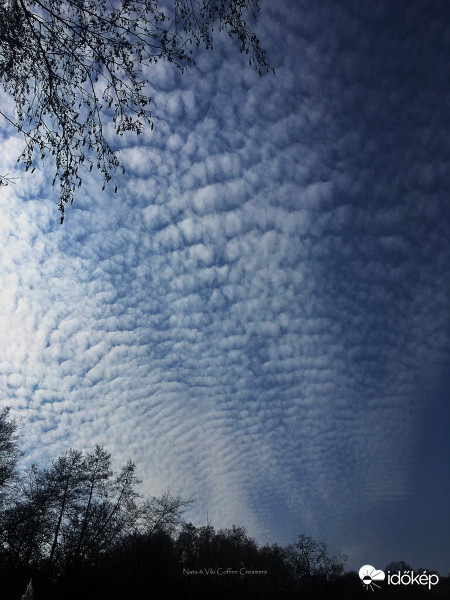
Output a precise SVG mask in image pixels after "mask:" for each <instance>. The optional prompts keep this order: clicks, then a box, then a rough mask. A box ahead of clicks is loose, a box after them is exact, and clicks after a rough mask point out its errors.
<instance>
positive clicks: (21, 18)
mask: <svg viewBox="0 0 450 600" xmlns="http://www.w3.org/2000/svg"><path fill="white" fill-rule="evenodd" d="M258 12H259V0H174V1H173V2H172V3H170V6H169V7H164V6H161V4H160V2H158V0H119V1H117V2H110V0H0V31H1V36H0V79H1V84H2V86H3V88H4V90H6V92H7V93H8V94H9V95H10V96H11V97H12V99H13V100H14V104H15V109H14V113H15V114H7V112H6V111H0V114H1V115H2V116H3V117H4V118H5V119H6V120H7V121H8V122H9V123H10V124H11V125H12V126H13V127H15V128H16V129H17V130H18V131H19V132H21V133H22V134H23V136H24V139H25V148H24V151H23V152H22V154H21V155H20V157H19V159H18V160H22V161H23V163H24V164H25V169H26V170H28V169H30V168H31V169H32V170H34V169H35V168H36V162H37V159H41V160H44V159H45V158H46V157H48V156H52V157H53V158H54V160H55V177H54V179H53V184H55V183H58V184H59V186H60V200H59V203H58V208H59V210H60V211H61V223H62V222H63V220H64V208H65V205H66V204H67V203H68V202H73V198H74V193H75V190H76V188H77V187H79V186H80V185H81V183H82V178H83V177H82V174H83V169H85V170H86V171H90V170H92V168H93V166H94V165H95V166H96V167H97V168H98V169H99V170H100V171H101V172H102V173H103V176H104V180H105V184H106V183H107V182H109V181H111V180H112V178H113V173H114V172H115V170H116V169H117V168H118V167H119V166H120V165H119V160H118V157H117V154H116V153H115V152H114V150H113V148H112V146H111V144H110V141H109V140H108V139H107V136H106V134H105V130H104V126H103V121H104V120H105V119H107V120H112V123H113V126H114V131H115V133H116V134H118V135H123V134H124V133H125V132H134V133H136V134H139V133H141V132H142V131H143V129H144V128H145V127H147V126H149V127H151V128H153V115H152V113H151V111H150V110H149V104H150V100H151V99H150V98H149V97H148V96H147V95H146V93H145V84H146V80H145V77H144V76H143V69H145V68H146V67H148V66H150V65H153V64H155V63H156V62H158V61H160V60H162V61H168V62H172V63H174V64H175V65H176V66H177V67H178V68H179V69H180V70H181V71H184V70H185V69H186V68H187V67H189V66H190V65H192V64H194V63H195V60H194V54H193V50H194V49H195V47H196V46H203V47H206V48H207V49H212V47H213V33H214V30H215V29H217V30H219V31H220V30H225V31H226V32H227V33H228V35H229V36H230V37H231V38H235V39H237V41H238V43H239V45H240V51H241V52H244V53H246V54H248V55H249V62H250V64H252V65H254V66H255V68H256V69H257V70H258V71H259V73H260V74H261V72H262V71H263V70H268V69H269V68H270V67H269V65H268V63H267V61H266V54H265V51H264V50H263V49H262V48H261V46H260V44H259V41H258V39H257V37H256V35H255V34H254V33H253V32H252V31H251V30H250V28H249V26H248V24H247V22H246V20H245V17H246V16H247V14H250V15H251V18H256V16H257V13H258ZM10 182H11V178H10V177H8V175H4V176H0V185H7V184H8V183H10ZM115 191H117V185H115Z"/></svg>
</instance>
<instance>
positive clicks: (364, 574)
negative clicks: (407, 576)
mask: <svg viewBox="0 0 450 600" xmlns="http://www.w3.org/2000/svg"><path fill="white" fill-rule="evenodd" d="M359 578H360V579H361V581H362V584H363V586H364V587H365V588H366V590H368V589H371V590H372V592H373V591H374V589H373V588H374V586H375V587H377V588H379V587H380V586H379V585H378V584H376V583H375V581H384V578H385V574H384V571H381V570H377V569H375V567H372V565H364V566H362V567H361V568H360V570H359Z"/></svg>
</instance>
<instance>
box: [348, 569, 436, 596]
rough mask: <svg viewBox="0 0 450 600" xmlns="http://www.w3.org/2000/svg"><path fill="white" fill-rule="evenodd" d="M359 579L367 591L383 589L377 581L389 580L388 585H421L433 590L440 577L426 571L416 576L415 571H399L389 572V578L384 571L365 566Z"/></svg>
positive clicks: (360, 571)
mask: <svg viewBox="0 0 450 600" xmlns="http://www.w3.org/2000/svg"><path fill="white" fill-rule="evenodd" d="M359 578H360V579H361V581H362V584H363V586H364V587H365V588H366V590H369V589H370V590H372V592H373V591H375V590H374V587H377V588H379V587H381V586H379V585H378V584H376V583H375V581H384V580H385V579H387V584H388V585H421V586H426V587H428V589H429V590H431V587H432V586H433V585H436V584H437V583H439V575H437V574H436V573H427V572H426V571H423V572H419V573H416V574H414V571H403V572H402V571H398V572H396V573H391V572H390V571H388V573H387V578H386V575H385V573H384V571H381V570H379V569H378V570H377V569H375V567H372V565H364V566H362V567H361V568H360V570H359Z"/></svg>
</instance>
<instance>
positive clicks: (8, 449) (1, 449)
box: [0, 407, 22, 507]
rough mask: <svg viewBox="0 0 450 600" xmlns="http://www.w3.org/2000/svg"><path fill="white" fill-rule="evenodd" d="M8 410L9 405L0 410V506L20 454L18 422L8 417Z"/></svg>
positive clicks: (13, 475)
mask: <svg viewBox="0 0 450 600" xmlns="http://www.w3.org/2000/svg"><path fill="white" fill-rule="evenodd" d="M9 412H10V409H9V407H5V408H3V409H2V410H0V507H1V505H2V502H4V501H5V498H6V492H7V490H8V487H9V485H10V484H11V483H12V481H13V480H14V477H15V475H16V468H17V462H18V460H19V458H20V456H21V454H22V453H21V451H20V449H19V445H18V436H17V429H18V423H17V421H15V420H14V419H11V418H10V416H9Z"/></svg>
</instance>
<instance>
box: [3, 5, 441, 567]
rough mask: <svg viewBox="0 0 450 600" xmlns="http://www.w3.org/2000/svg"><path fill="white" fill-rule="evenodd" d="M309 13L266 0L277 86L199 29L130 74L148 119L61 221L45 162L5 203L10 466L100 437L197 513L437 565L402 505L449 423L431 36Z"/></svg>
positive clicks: (420, 22)
mask: <svg viewBox="0 0 450 600" xmlns="http://www.w3.org/2000/svg"><path fill="white" fill-rule="evenodd" d="M309 4H310V3H306V2H300V3H292V2H267V3H266V4H265V5H264V6H263V11H262V14H261V20H260V23H259V28H260V33H261V37H262V39H263V40H264V42H265V43H266V45H267V46H268V50H269V55H270V57H271V59H272V62H273V63H274V66H275V67H276V70H277V74H276V76H275V77H273V76H271V75H267V76H265V77H263V78H262V79H260V78H258V77H257V76H256V75H255V74H254V73H253V72H252V71H251V70H250V69H246V68H245V57H240V56H236V54H235V53H233V51H232V50H230V48H229V47H228V44H226V43H222V40H219V43H218V45H217V48H216V49H215V52H214V53H213V54H202V55H201V56H199V59H198V68H197V69H196V70H193V71H191V72H190V73H188V74H186V75H185V76H183V77H181V76H180V75H179V74H177V73H176V72H175V71H174V70H172V69H170V68H168V67H167V66H162V65H158V67H157V69H156V70H155V71H152V72H149V80H150V84H149V93H150V94H151V96H152V98H154V101H155V107H154V108H155V112H156V113H157V114H158V116H159V119H158V121H157V123H156V129H155V131H154V132H153V133H151V134H150V133H148V134H146V135H145V137H144V142H143V143H141V144H140V145H136V140H135V139H134V138H132V137H126V138H124V140H122V141H121V150H120V156H121V159H122V161H123V163H124V165H125V167H126V169H127V175H126V176H125V177H124V178H123V179H122V180H120V189H119V192H118V194H117V195H111V194H110V193H102V192H101V191H100V188H101V182H100V180H99V179H98V178H96V177H93V176H92V177H91V178H90V179H89V181H88V183H87V185H86V186H83V187H82V188H81V194H80V196H79V197H78V198H77V199H76V202H75V204H74V206H73V207H72V208H71V209H70V210H69V212H68V214H67V219H66V223H65V225H64V227H63V228H59V227H58V226H57V225H56V220H57V215H56V211H55V210H54V209H53V204H52V200H53V201H54V200H55V198H54V197H53V196H52V195H51V192H50V191H49V188H48V181H49V177H48V173H47V172H46V171H45V170H42V171H41V172H40V173H38V172H36V173H35V174H34V175H33V177H32V178H31V177H28V176H27V175H25V174H21V179H20V182H19V183H18V184H17V185H16V186H14V187H12V186H10V187H8V188H6V189H4V190H2V196H1V205H0V210H1V217H0V218H1V244H2V251H1V260H0V269H1V271H0V272H1V281H2V286H1V298H0V329H1V331H0V368H1V374H0V376H1V379H0V384H1V388H2V395H3V397H2V402H4V403H9V404H11V405H12V406H13V408H14V411H15V414H17V415H18V416H20V417H24V418H25V420H24V429H25V431H26V437H25V444H26V449H27V452H28V458H29V460H48V459H50V458H52V457H54V456H55V454H56V453H58V452H62V451H64V450H65V449H67V448H68V447H69V446H74V447H77V448H80V449H84V448H86V449H87V448H92V445H93V444H95V443H100V444H105V445H106V446H107V448H108V449H110V450H111V451H113V453H114V455H115V456H116V457H117V458H118V459H123V458H126V457H128V456H131V457H132V458H133V459H134V460H136V462H137V463H138V465H139V467H140V472H141V475H142V477H143V479H144V481H145V485H146V488H147V490H146V491H148V492H151V493H159V492H162V491H164V490H165V489H167V488H170V489H171V490H172V491H174V492H179V493H181V494H182V495H183V496H185V497H196V498H198V501H197V503H196V505H195V507H194V508H193V509H192V512H191V513H190V518H192V519H194V520H196V521H197V522H198V523H202V522H204V520H205V518H206V514H207V513H208V514H209V516H210V517H211V519H212V521H213V523H215V524H217V525H219V526H222V525H228V526H229V525H231V524H232V523H237V524H243V525H245V526H246V527H247V528H248V529H249V532H250V533H251V534H253V535H255V536H257V537H258V539H260V540H263V541H275V540H276V541H280V542H282V543H285V542H288V541H291V540H293V539H294V538H295V537H296V535H297V534H298V533H300V532H301V531H305V532H306V533H308V534H310V535H313V536H315V537H317V538H319V539H324V540H326V541H330V542H331V543H332V545H333V547H334V548H335V549H344V550H346V551H347V552H348V553H349V554H350V565H351V566H352V567H355V568H356V567H358V566H360V564H362V563H361V560H363V557H364V560H363V562H364V561H365V560H366V557H368V556H370V560H372V561H375V562H376V561H377V560H378V561H379V563H380V564H381V565H382V564H385V563H386V562H388V561H389V560H391V559H393V558H395V557H398V555H400V556H401V558H405V560H409V561H411V562H414V561H434V562H433V563H432V564H429V565H428V564H427V565H426V566H430V567H437V568H439V564H441V563H439V562H438V561H439V560H443V558H442V557H443V556H445V548H444V546H443V542H442V540H440V539H439V536H438V533H437V531H438V519H441V521H442V520H443V519H444V509H443V506H444V499H443V498H442V495H441V496H439V497H437V496H438V490H437V488H436V497H435V496H434V493H433V487H432V486H433V482H432V481H429V480H427V481H428V483H429V485H430V486H431V488H430V491H429V495H428V496H426V499H427V500H428V501H430V502H431V503H432V505H433V506H434V507H435V511H436V515H437V516H436V521H429V520H428V521H427V520H424V521H423V523H421V522H417V524H416V527H417V532H421V531H422V532H423V530H425V531H428V533H427V534H426V535H427V536H428V537H426V540H425V543H423V547H422V548H421V547H419V546H418V544H417V541H416V542H414V536H413V533H414V532H410V531H409V530H408V525H407V523H406V522H403V521H402V519H401V515H402V514H403V513H404V512H405V510H407V511H410V512H411V513H414V510H415V509H416V508H417V507H418V505H419V503H420V502H423V501H424V498H425V496H423V494H424V492H421V493H422V496H421V495H420V494H421V493H418V490H420V488H421V480H420V478H418V476H416V474H417V472H418V471H419V472H421V473H424V472H425V471H426V468H427V464H428V463H427V460H428V459H427V454H426V452H425V448H426V444H429V443H430V442H429V440H430V439H432V440H433V439H435V440H437V441H436V442H435V443H436V444H439V443H440V442H439V435H438V434H436V432H433V431H432V430H431V429H430V430H427V423H426V419H425V424H423V425H421V419H423V416H424V414H425V408H426V407H427V406H429V407H430V411H438V410H441V411H442V410H447V411H448V409H446V408H445V404H444V398H443V392H442V386H443V383H444V377H445V364H446V361H447V360H448V354H447V351H448V342H449V339H448V303H449V297H448V296H449V294H448V290H449V278H448V268H447V265H448V260H449V247H448V243H447V239H446V232H447V234H448V226H449V219H448V213H447V212H446V210H445V206H444V202H445V199H446V189H448V183H449V182H448V175H447V171H446V169H445V166H446V158H447V159H448V149H449V148H448V136H447V135H446V134H445V129H444V127H443V124H444V123H445V119H446V113H445V106H444V103H443V102H442V97H443V91H444V90H445V82H446V81H447V80H448V79H447V77H446V73H447V75H448V65H445V61H444V58H443V57H444V56H445V52H443V48H444V47H448V38H447V37H445V32H444V28H443V22H442V19H441V20H440V19H439V7H438V5H437V4H433V3H431V6H432V8H431V9H429V10H428V11H425V3H421V2H415V3H414V2H413V3H406V2H398V3H395V6H393V5H392V3H390V2H382V3H380V4H379V5H378V7H377V8H376V10H372V9H371V8H370V9H369V7H368V6H366V5H364V4H363V5H360V6H359V7H357V8H355V7H354V6H353V5H352V3H346V2H343V3H340V4H339V6H338V5H336V4H335V3H334V2H331V1H330V2H327V1H323V2H321V3H320V6H310V5H309ZM427 6H428V4H427ZM441 6H442V5H441ZM366 8H367V10H366ZM424 11H425V12H424ZM3 135H4V137H3V138H2V141H1V147H2V156H3V160H4V161H6V163H8V162H9V161H11V163H12V161H14V159H15V156H16V155H17V153H18V149H19V148H20V144H19V143H18V141H17V140H16V139H15V138H8V137H7V134H6V133H5V132H3ZM12 168H13V167H11V169H12ZM36 175H37V176H36ZM427 403H428V404H427ZM447 414H448V412H447ZM433 436H434V438H433ZM436 436H437V437H436ZM421 444H422V445H421ZM436 454H437V452H436ZM418 457H419V458H418ZM433 503H434V504H433ZM405 507H408V508H405ZM428 519H429V517H428ZM433 528H434V529H433ZM430 531H431V533H430ZM417 535H419V533H417ZM420 535H422V533H421V534H420ZM411 536H412V537H411ZM411 540H413V541H411ZM392 553H393V554H392ZM383 561H384V562H383ZM366 562H367V561H366Z"/></svg>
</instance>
